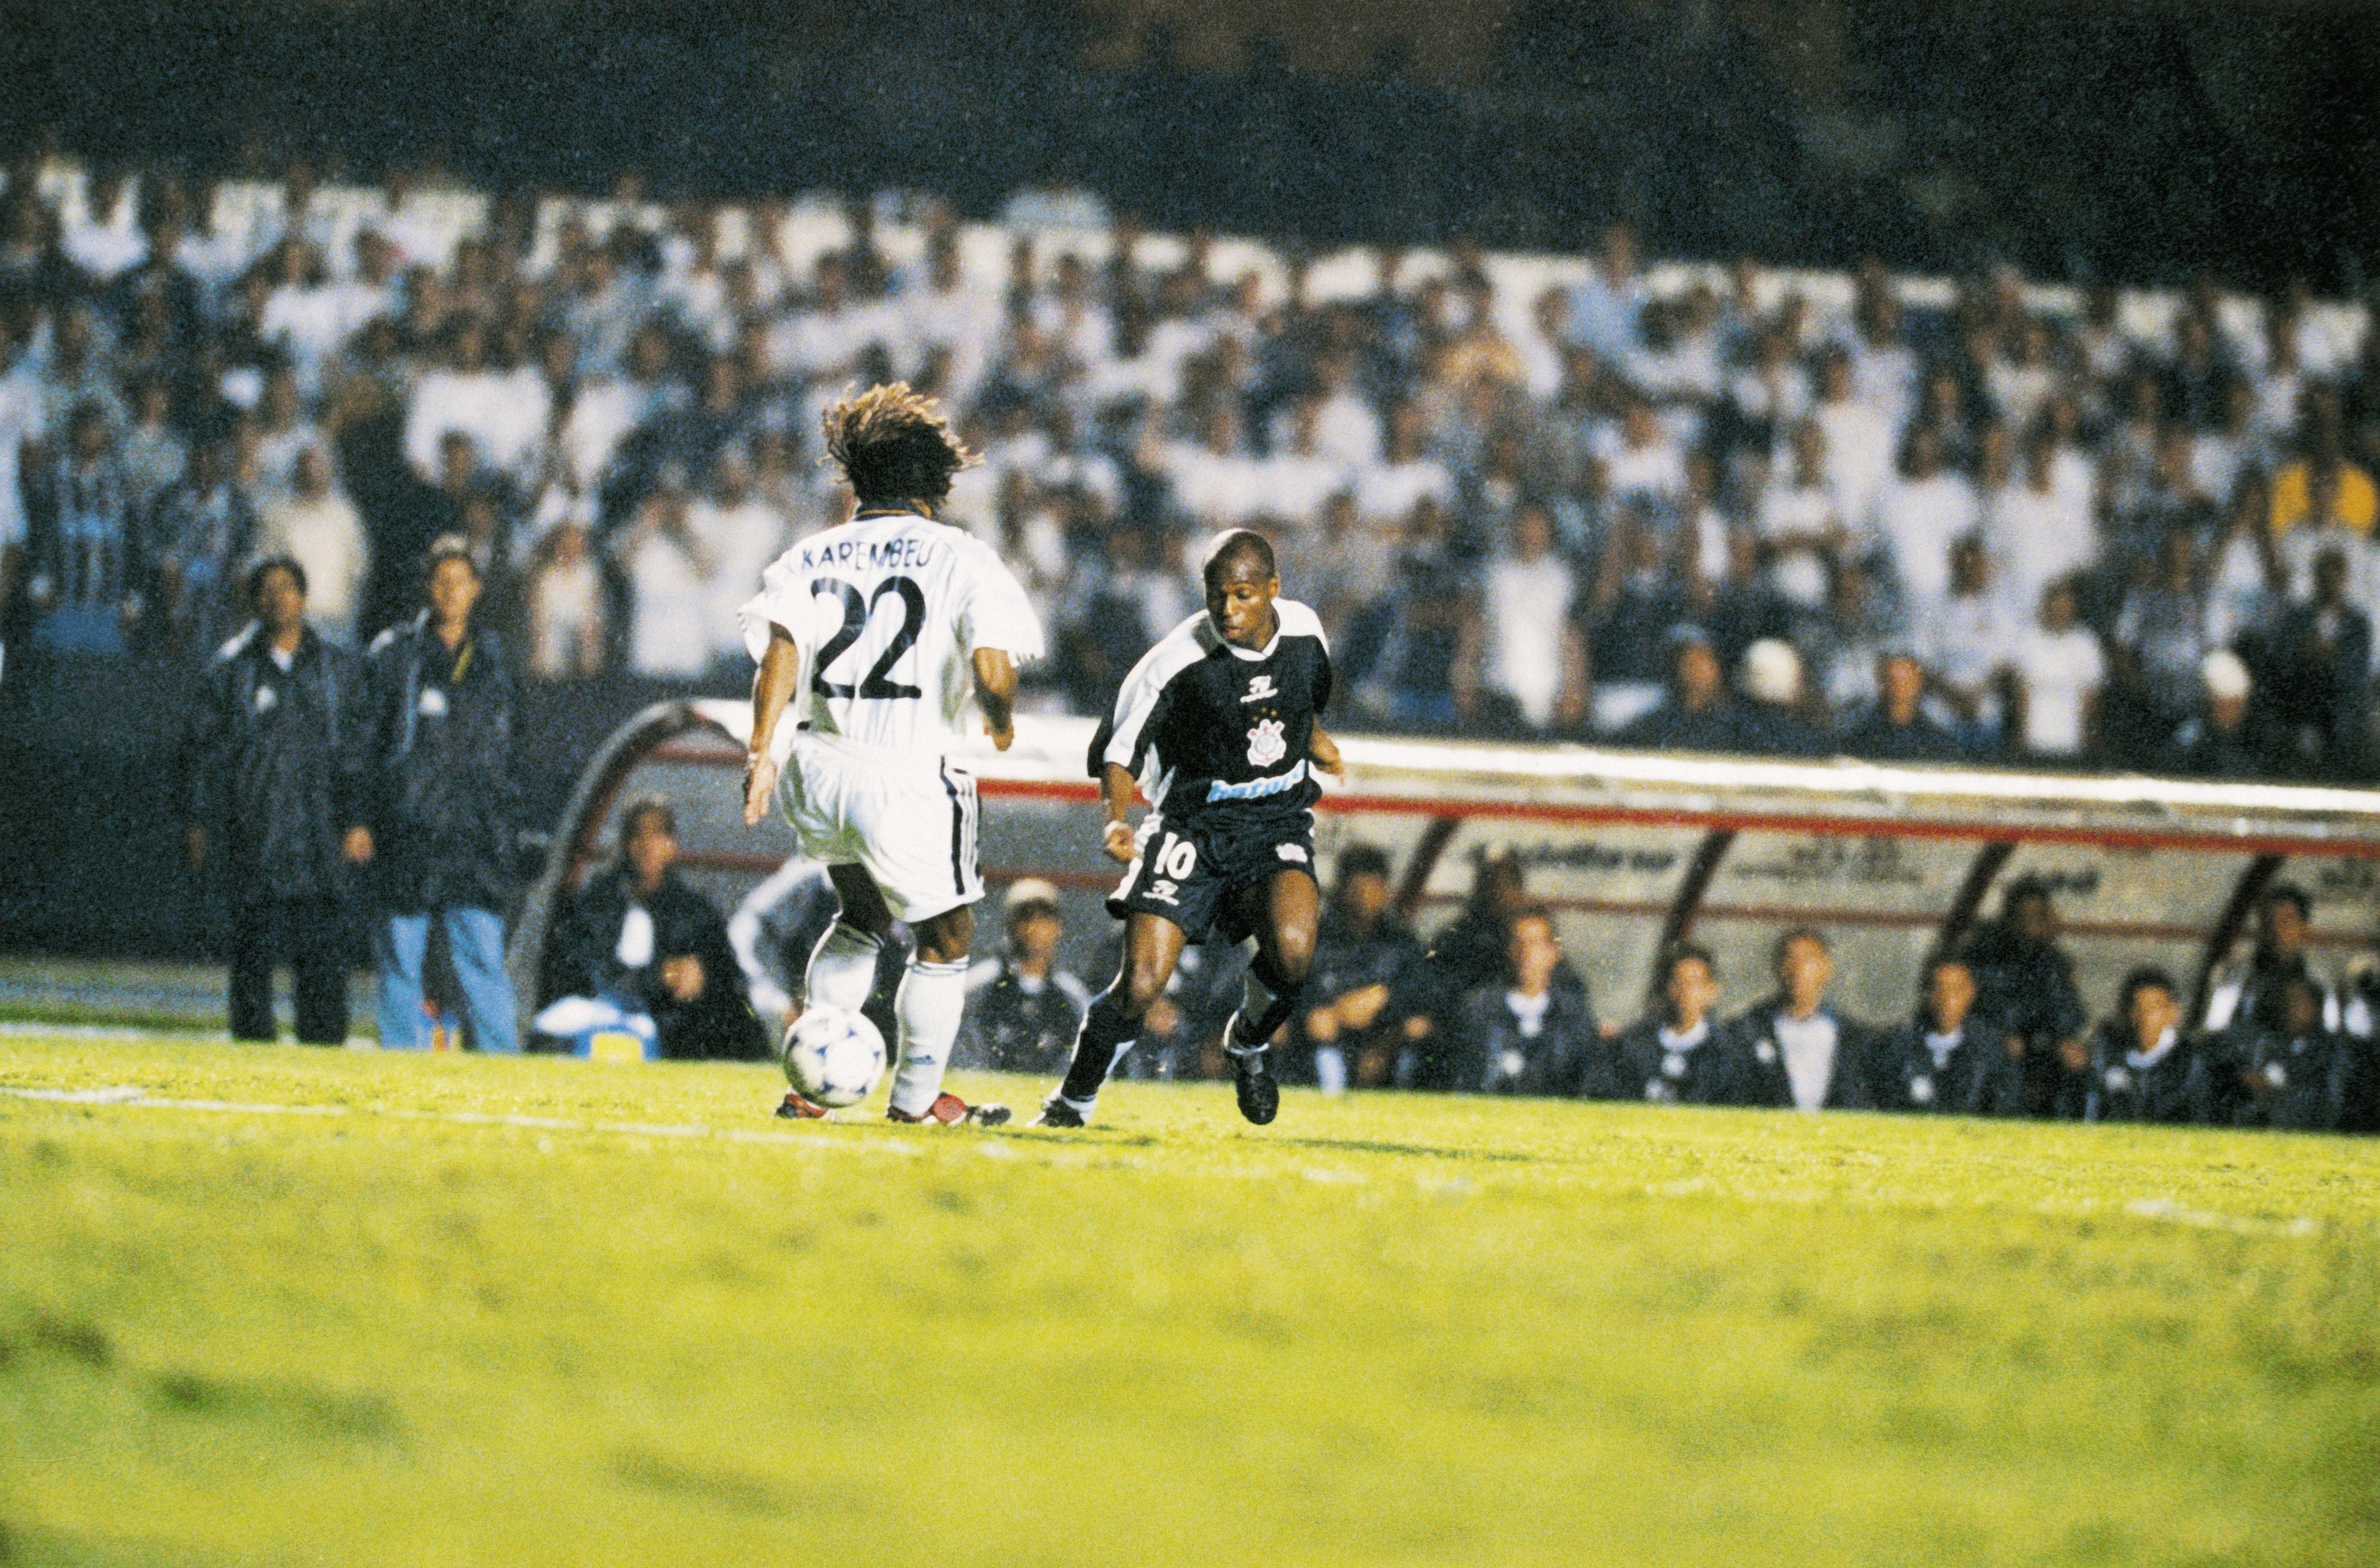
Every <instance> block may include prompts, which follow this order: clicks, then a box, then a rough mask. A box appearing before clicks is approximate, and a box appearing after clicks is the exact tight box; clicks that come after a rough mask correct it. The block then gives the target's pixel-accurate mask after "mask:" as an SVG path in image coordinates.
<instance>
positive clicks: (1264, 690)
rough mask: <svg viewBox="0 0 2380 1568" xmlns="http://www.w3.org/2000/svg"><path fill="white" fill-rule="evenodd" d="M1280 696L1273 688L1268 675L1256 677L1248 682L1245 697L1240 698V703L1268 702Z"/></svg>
mask: <svg viewBox="0 0 2380 1568" xmlns="http://www.w3.org/2000/svg"><path fill="white" fill-rule="evenodd" d="M1280 695H1281V693H1280V692H1279V691H1278V690H1276V689H1275V688H1274V687H1273V684H1272V677H1271V676H1270V675H1258V676H1257V677H1256V678H1255V679H1254V680H1252V681H1250V682H1248V691H1247V695H1246V696H1245V697H1243V698H1241V699H1240V700H1241V701H1242V702H1269V701H1271V700H1272V699H1274V698H1276V697H1279V696H1280Z"/></svg>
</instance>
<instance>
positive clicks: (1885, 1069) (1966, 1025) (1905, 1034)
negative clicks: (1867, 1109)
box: [1875, 953, 2015, 1115]
mask: <svg viewBox="0 0 2380 1568" xmlns="http://www.w3.org/2000/svg"><path fill="white" fill-rule="evenodd" d="M1875 1068H1876V1072H1875V1076H1876V1085H1875V1094H1876V1103H1877V1104H1878V1105H1880V1106H1884V1107H1886V1108H1888V1109H1891V1110H1896V1111H1921V1112H1951V1113H1955V1114H1960V1115H1974V1114H1976V1113H1978V1112H1982V1111H1984V1110H1985V1109H1986V1107H1987V1105H1988V1102H1989V1100H1990V1099H1991V1096H1992V1091H1993V1090H1994V1088H1996V1087H1998V1085H1999V1084H2000V1082H2001V1080H2003V1079H2006V1078H2008V1077H2010V1076H2011V1075H2012V1074H2013V1072H2014V1070H2015V1067H2014V1062H2013V1059H2012V1058H2010V1055H2009V1052H2008V1031H2007V1030H2005V1029H2002V1028H1998V1027H1994V1026H1993V1025H1992V1023H1991V1022H1990V1020H1988V1019H1987V1018H1985V1017H1984V1016H1983V1015H1980V1014H1978V1013H1976V1011H1975V975H1974V971H1973V970H1972V969H1970V968H1968V967H1967V961H1966V960H1965V959H1963V958H1961V957H1960V956H1958V955H1957V954H1950V953H1937V954H1935V955H1934V956H1933V957H1932V958H1929V959H1927V960H1926V963H1925V990H1924V991H1923V992H1922V993H1921V994H1920V996H1919V998H1918V1006H1917V1015H1916V1016H1915V1017H1914V1018H1912V1019H1911V1020H1910V1021H1909V1022H1908V1023H1905V1024H1903V1025H1901V1026H1900V1027H1898V1028H1895V1029H1891V1030H1889V1031H1888V1032H1887V1033H1886V1034H1885V1035H1883V1036H1882V1037H1881V1038H1880V1039H1878V1040H1877V1041H1876V1063H1875Z"/></svg>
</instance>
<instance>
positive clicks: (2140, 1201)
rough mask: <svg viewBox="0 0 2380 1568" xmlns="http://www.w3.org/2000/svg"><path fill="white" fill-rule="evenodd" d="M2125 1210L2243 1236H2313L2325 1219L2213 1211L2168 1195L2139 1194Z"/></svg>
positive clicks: (2156, 1218) (2139, 1214)
mask: <svg viewBox="0 0 2380 1568" xmlns="http://www.w3.org/2000/svg"><path fill="white" fill-rule="evenodd" d="M2124 1212H2125V1213H2127V1214H2136V1215H2138V1216H2139V1217H2140V1218H2142V1219H2143V1220H2170V1221H2172V1222H2174V1223H2175V1224H2177V1225H2191V1226H2194V1227H2196V1228H2197V1229H2199V1230H2202V1231H2230V1232H2232V1233H2234V1234H2239V1235H2243V1236H2313V1235H2320V1234H2322V1222H2320V1221H2318V1220H2313V1219H2309V1218H2308V1217H2306V1216H2305V1215H2302V1214H2301V1215H2299V1216H2298V1217H2297V1218H2296V1219H2294V1220H2252V1219H2249V1218H2247V1217H2245V1216H2244V1215H2239V1214H2210V1213H2208V1212H2206V1211H2205V1210H2204V1209H2184V1208H2182V1207H2181V1206H2180V1204H2178V1203H2176V1202H2174V1201H2173V1200H2172V1199H2171V1198H2168V1197H2137V1198H2134V1199H2133V1200H2132V1201H2131V1202H2130V1203H2127V1204H2125V1205H2124Z"/></svg>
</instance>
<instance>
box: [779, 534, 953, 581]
mask: <svg viewBox="0 0 2380 1568" xmlns="http://www.w3.org/2000/svg"><path fill="white" fill-rule="evenodd" d="M941 545H942V541H941V540H938V539H922V538H919V537H918V536H917V535H916V534H902V535H898V536H896V537H894V538H892V539H881V540H868V539H839V540H833V541H827V542H824V543H820V544H806V545H803V546H801V562H802V565H801V569H802V570H803V571H805V572H814V571H817V570H818V569H819V568H820V567H821V566H856V567H857V568H859V569H860V570H861V571H867V572H894V571H902V570H916V569H917V568H919V567H922V566H924V565H927V564H928V563H929V562H930V561H932V560H933V559H934V557H935V556H936V555H938V554H940V553H941Z"/></svg>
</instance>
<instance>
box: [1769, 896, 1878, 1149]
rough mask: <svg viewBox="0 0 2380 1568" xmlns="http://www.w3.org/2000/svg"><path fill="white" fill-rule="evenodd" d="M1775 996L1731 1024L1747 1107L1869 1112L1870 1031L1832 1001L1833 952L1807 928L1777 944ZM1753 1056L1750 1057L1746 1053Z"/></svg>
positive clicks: (1873, 1102)
mask: <svg viewBox="0 0 2380 1568" xmlns="http://www.w3.org/2000/svg"><path fill="white" fill-rule="evenodd" d="M1775 967H1776V971H1777V994H1776V995H1774V996H1771V997H1770V998H1768V999H1767V1001H1765V1002H1760V1003H1755V1004H1754V1005H1753V1006H1752V1007H1751V1008H1749V1009H1748V1010H1746V1011H1745V1013H1744V1014H1743V1016H1741V1017H1739V1018H1738V1019H1736V1021H1735V1024H1734V1034H1735V1043H1736V1047H1737V1049H1738V1051H1739V1052H1740V1054H1739V1056H1738V1058H1737V1065H1738V1068H1739V1071H1740V1072H1741V1073H1742V1075H1743V1078H1742V1084H1743V1089H1742V1093H1741V1094H1740V1096H1739V1097H1738V1099H1737V1103H1738V1104H1742V1105H1775V1106H1788V1107H1792V1108H1795V1109H1799V1110H1803V1111H1865V1110H1869V1109H1872V1108H1873V1107H1874V1105H1875V1100H1874V1098H1873V1096H1872V1095H1871V1094H1870V1092H1869V1086H1868V1078H1867V1069H1868V1042H1869V1038H1870V1036H1869V1030H1868V1028H1867V1027H1866V1026H1865V1025H1864V1024H1859V1023H1856V1022H1854V1021H1852V1019H1849V1018H1846V1017H1844V1016H1843V1015H1841V1014H1840V1013H1838V1012H1836V1011H1835V1009H1834V1005H1833V1003H1829V1002H1828V1000H1827V987H1828V984H1830V983H1831V982H1832V981H1833V979H1834V978H1835V955H1834V953H1833V951H1832V950H1831V949H1830V948H1828V945H1827V939H1826V938H1825V937H1823V936H1820V935H1819V934H1818V933H1817V932H1816V931H1814V930H1810V929H1809V928H1808V927H1806V926H1805V927H1803V928H1801V929H1800V930H1791V931H1787V932H1786V933H1785V934H1784V936H1782V937H1781V938H1779V940H1778V942H1777V953H1776V961H1775ZM1747 1057H1748V1059H1747Z"/></svg>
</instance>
